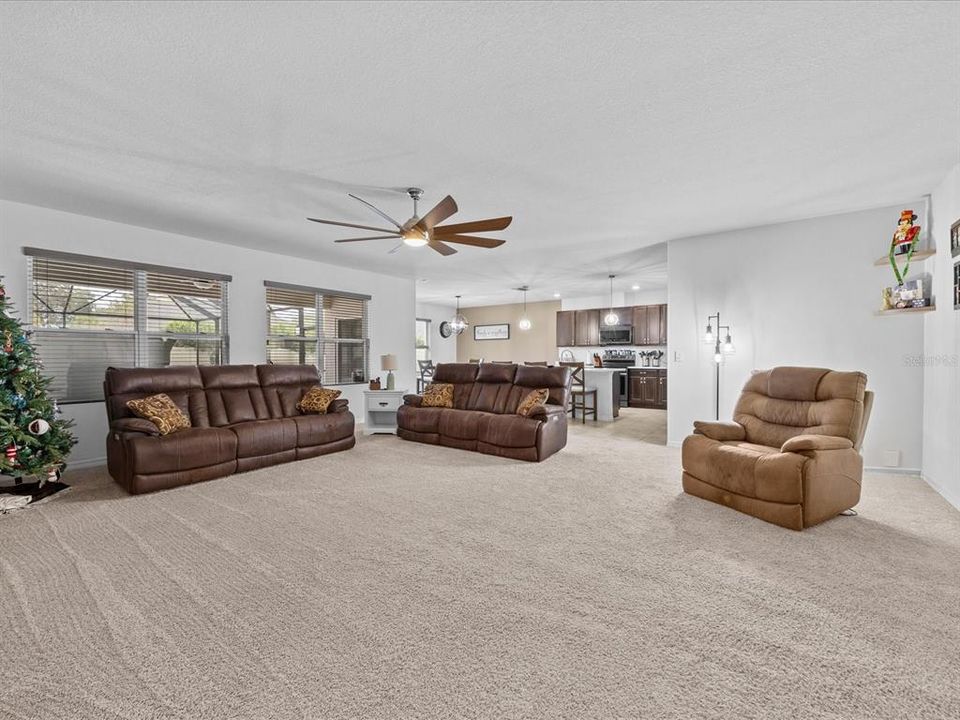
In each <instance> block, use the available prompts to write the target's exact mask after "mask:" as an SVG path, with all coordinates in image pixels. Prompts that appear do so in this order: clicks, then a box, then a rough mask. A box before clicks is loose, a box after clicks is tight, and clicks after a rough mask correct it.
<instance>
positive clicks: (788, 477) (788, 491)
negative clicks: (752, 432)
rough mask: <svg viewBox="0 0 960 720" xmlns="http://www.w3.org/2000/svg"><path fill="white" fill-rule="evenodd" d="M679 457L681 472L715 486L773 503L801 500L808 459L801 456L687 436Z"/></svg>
mask: <svg viewBox="0 0 960 720" xmlns="http://www.w3.org/2000/svg"><path fill="white" fill-rule="evenodd" d="M681 454H682V459H683V469H684V470H685V471H686V472H687V473H689V474H690V475H693V476H694V477H695V478H697V479H698V480H700V481H702V482H705V483H709V484H710V485H713V486H714V487H718V488H722V489H724V490H729V491H730V492H733V493H737V494H738V495H743V496H746V497H753V498H759V499H761V500H769V501H772V502H779V503H800V502H802V501H803V469H804V464H805V463H806V461H807V458H805V457H803V456H802V455H797V454H795V453H789V452H788V453H782V452H780V449H779V448H775V447H769V446H766V445H756V444H753V443H748V442H742V441H727V442H719V441H717V440H711V439H710V438H708V437H706V436H704V435H690V436H688V437H687V438H686V439H685V440H684V441H683V450H682V453H681Z"/></svg>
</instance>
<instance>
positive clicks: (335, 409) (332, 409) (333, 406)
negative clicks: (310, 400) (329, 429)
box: [327, 398, 350, 414]
mask: <svg viewBox="0 0 960 720" xmlns="http://www.w3.org/2000/svg"><path fill="white" fill-rule="evenodd" d="M349 409H350V401H349V400H347V399H346V398H337V399H336V400H333V401H332V402H331V403H330V404H329V405H327V414H329V413H343V412H347V411H348V410H349Z"/></svg>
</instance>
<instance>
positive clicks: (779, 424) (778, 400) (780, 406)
mask: <svg viewBox="0 0 960 720" xmlns="http://www.w3.org/2000/svg"><path fill="white" fill-rule="evenodd" d="M866 384H867V376H866V375H864V374H863V373H860V372H836V371H834V370H825V369H823V368H806V367H776V368H773V369H772V370H760V371H755V372H754V373H753V375H752V376H751V377H750V379H749V380H747V383H746V385H744V387H743V392H742V393H741V395H740V399H739V400H738V401H737V405H736V408H735V409H734V411H733V420H734V421H733V422H703V421H697V422H695V423H694V428H695V429H694V434H693V435H690V436H688V437H687V438H686V439H685V440H684V441H683V452H682V458H683V489H684V490H685V491H686V492H688V493H690V494H691V495H696V496H698V497H701V498H704V499H706V500H712V501H713V502H716V503H720V504H722V505H727V506H729V507H732V508H734V509H735V510H739V511H740V512H744V513H747V514H749V515H753V516H754V517H758V518H760V519H761V520H766V521H767V522H771V523H775V524H777V525H782V526H783V527H787V528H791V529H793V530H802V529H803V528H807V527H810V526H811V525H816V524H817V523H821V522H823V521H824V520H829V519H830V518H832V517H834V516H836V515H838V514H839V513H841V512H843V511H844V510H847V509H849V508H852V507H853V506H854V505H856V504H857V503H858V502H859V501H860V483H861V480H862V476H863V458H862V457H861V456H860V445H861V444H862V442H863V436H864V432H865V430H866V426H867V420H868V418H869V415H870V409H871V406H872V403H873V393H871V392H869V391H867V390H866Z"/></svg>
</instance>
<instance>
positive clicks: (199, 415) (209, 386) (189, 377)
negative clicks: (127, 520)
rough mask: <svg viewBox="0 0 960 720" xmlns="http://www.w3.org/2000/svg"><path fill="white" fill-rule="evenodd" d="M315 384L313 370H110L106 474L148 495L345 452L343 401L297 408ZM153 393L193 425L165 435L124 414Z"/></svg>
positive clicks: (347, 420)
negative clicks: (323, 407) (311, 410)
mask: <svg viewBox="0 0 960 720" xmlns="http://www.w3.org/2000/svg"><path fill="white" fill-rule="evenodd" d="M318 384H320V379H319V377H318V375H317V369H316V367H314V366H312V365H257V366H254V365H220V366H206V367H168V368H108V369H107V374H106V380H105V381H104V397H105V399H106V404H107V418H108V419H109V421H110V433H109V434H108V435H107V468H108V470H109V472H110V475H111V477H113V479H114V480H116V481H117V483H119V484H120V485H121V486H123V487H124V488H125V489H126V490H127V491H128V492H131V493H143V492H151V491H153V490H162V489H164V488H170V487H175V486H177V485H186V484H188V483H194V482H200V481H201V480H211V479H213V478H218V477H223V476H225V475H231V474H233V473H236V472H243V471H245V470H253V469H255V468H260V467H266V466H268V465H275V464H277V463H284V462H290V461H291V460H301V459H303V458H310V457H316V456H318V455H324V454H326V453H331V452H337V451H338V450H348V449H350V448H352V447H353V446H354V444H355V443H356V437H355V435H354V418H353V414H352V413H351V412H350V410H349V408H348V403H347V401H346V400H341V399H339V398H338V399H337V400H334V401H333V403H332V404H331V406H330V408H329V409H328V411H327V413H326V414H323V415H318V414H300V411H299V410H297V403H298V402H299V401H300V398H301V397H302V396H303V394H304V393H305V392H306V391H307V390H309V389H310V388H311V387H313V386H314V385H318ZM157 393H165V394H167V395H168V396H170V399H171V400H173V402H174V403H176V404H177V406H178V407H179V408H180V409H181V410H183V411H184V412H185V413H186V414H187V415H189V416H190V423H191V425H192V427H190V428H188V429H186V430H179V431H177V432H174V433H171V434H169V435H162V436H161V435H160V433H159V431H158V430H157V427H156V425H154V424H153V423H152V422H150V421H149V420H144V419H142V418H138V417H135V416H134V415H133V413H131V412H130V410H129V409H128V408H127V401H128V400H133V399H136V398H143V397H147V396H149V395H155V394H157Z"/></svg>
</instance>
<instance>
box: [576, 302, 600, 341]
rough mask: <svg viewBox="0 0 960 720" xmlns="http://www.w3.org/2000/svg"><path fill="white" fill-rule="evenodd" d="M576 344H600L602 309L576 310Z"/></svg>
mask: <svg viewBox="0 0 960 720" xmlns="http://www.w3.org/2000/svg"><path fill="white" fill-rule="evenodd" d="M574 312H575V313H576V315H575V318H574V326H575V327H574V339H575V340H576V343H574V344H575V345H581V346H584V345H586V346H590V345H594V346H595V345H599V344H600V310H575V311H574Z"/></svg>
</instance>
